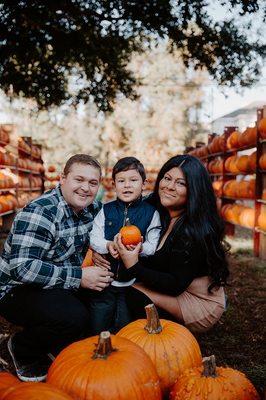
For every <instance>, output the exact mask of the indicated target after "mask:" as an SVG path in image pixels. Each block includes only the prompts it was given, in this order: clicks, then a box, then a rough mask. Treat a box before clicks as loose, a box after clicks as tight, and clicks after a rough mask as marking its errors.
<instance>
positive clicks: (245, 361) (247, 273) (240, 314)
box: [197, 239, 266, 395]
mask: <svg viewBox="0 0 266 400" xmlns="http://www.w3.org/2000/svg"><path fill="white" fill-rule="evenodd" d="M230 242H231V245H232V249H231V256H230V272H231V278H230V282H229V283H230V286H229V287H228V288H227V290H226V292H227V295H228V308H227V311H226V312H225V313H224V315H223V317H222V318H221V320H220V321H219V323H218V324H217V325H216V326H215V327H214V328H213V329H212V330H211V331H209V332H207V333H204V334H198V335H197V339H198V341H199V343H200V346H201V350H202V353H203V355H204V356H209V355H211V354H215V356H216V360H217V365H223V366H225V365H226V366H229V367H232V368H235V369H238V370H240V371H242V372H244V373H245V374H246V375H247V377H248V378H249V379H250V380H251V382H252V383H253V384H254V386H255V387H256V388H257V390H258V391H259V393H260V394H261V395H262V394H263V391H264V390H265V376H266V365H265V359H266V351H265V345H264V341H265V315H266V306H265V264H266V263H265V261H263V260H259V259H257V258H255V257H253V255H252V252H251V250H250V248H249V246H248V241H246V240H243V239H242V241H239V240H236V241H233V240H231V241H230Z"/></svg>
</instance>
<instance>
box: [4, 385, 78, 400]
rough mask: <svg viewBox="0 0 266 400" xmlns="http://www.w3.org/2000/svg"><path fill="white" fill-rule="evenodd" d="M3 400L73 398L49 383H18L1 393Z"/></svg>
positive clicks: (65, 399)
mask: <svg viewBox="0 0 266 400" xmlns="http://www.w3.org/2000/svg"><path fill="white" fill-rule="evenodd" d="M1 400H73V399H72V397H70V396H69V395H68V394H66V393H64V392H62V391H61V390H59V389H57V388H55V387H53V386H51V385H49V384H47V383H36V382H29V383H25V382H23V383H18V384H15V385H14V386H11V387H9V388H7V389H6V390H4V391H3V392H2V393H1Z"/></svg>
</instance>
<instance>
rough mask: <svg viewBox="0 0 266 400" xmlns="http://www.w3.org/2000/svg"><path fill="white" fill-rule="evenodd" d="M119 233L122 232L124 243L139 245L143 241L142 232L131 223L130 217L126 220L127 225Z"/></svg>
mask: <svg viewBox="0 0 266 400" xmlns="http://www.w3.org/2000/svg"><path fill="white" fill-rule="evenodd" d="M119 233H120V234H121V240H122V243H123V244H124V245H125V246H126V245H131V244H132V245H137V244H139V243H140V242H141V232H140V230H139V228H138V227H137V226H135V225H130V222H129V219H127V220H126V225H125V226H123V227H122V228H121V229H120V231H119Z"/></svg>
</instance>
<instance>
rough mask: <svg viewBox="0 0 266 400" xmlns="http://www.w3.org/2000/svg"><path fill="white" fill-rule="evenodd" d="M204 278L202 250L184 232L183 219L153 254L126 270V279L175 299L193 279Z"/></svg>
mask: <svg viewBox="0 0 266 400" xmlns="http://www.w3.org/2000/svg"><path fill="white" fill-rule="evenodd" d="M207 275H209V274H208V266H207V255H206V250H205V249H203V248H202V246H201V245H200V244H199V243H196V242H195V241H194V240H193V239H191V238H189V236H188V235H187V234H186V233H185V223H184V217H181V218H180V219H179V220H178V221H177V222H176V224H175V226H174V227H173V230H172V231H171V232H170V234H169V235H168V237H167V239H166V241H165V242H164V244H163V246H162V247H161V248H160V249H159V250H157V251H156V252H155V254H154V255H152V256H148V257H141V258H140V260H139V261H138V262H137V263H136V264H135V265H133V266H132V267H131V268H129V269H128V270H127V276H128V278H129V279H132V278H136V280H137V282H142V283H143V284H144V285H145V286H146V287H147V288H149V289H152V290H155V291H158V292H159V293H164V294H168V295H170V296H178V295H179V294H181V293H182V292H184V291H185V290H186V289H187V287H188V286H189V285H190V284H191V282H192V281H193V280H194V279H195V278H198V277H201V276H207Z"/></svg>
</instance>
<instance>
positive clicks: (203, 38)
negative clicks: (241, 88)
mask: <svg viewBox="0 0 266 400" xmlns="http://www.w3.org/2000/svg"><path fill="white" fill-rule="evenodd" d="M211 3H212V2H211V1H210V0H209V1H207V0H178V1H171V0H147V1H139V0H131V1H128V0H112V1H105V0H87V1H86V0H57V1H54V0H20V1H10V0H2V1H1V0H0V24H1V25H0V85H1V87H2V89H3V90H4V91H5V92H6V93H7V92H8V90H9V89H10V85H12V87H13V92H14V94H15V95H19V94H22V95H24V96H25V97H26V98H31V97H32V98H35V99H36V101H37V103H38V105H39V107H40V108H47V107H49V106H52V105H60V104H61V103H62V102H65V101H69V102H72V104H75V103H78V102H79V101H80V100H81V99H82V100H84V101H85V102H86V101H88V100H89V99H93V100H94V101H95V103H96V104H97V106H98V108H99V109H100V110H104V111H106V110H110V109H112V103H113V101H114V100H115V98H116V95H117V94H118V93H123V94H124V95H126V96H127V97H129V98H131V99H134V98H135V97H136V92H135V91H134V89H133V86H134V85H135V84H137V83H138V82H136V79H135V78H134V76H133V74H132V73H131V72H130V71H129V70H128V69H127V68H126V67H127V64H128V62H129V60H130V57H131V54H132V52H133V51H145V48H147V46H148V45H149V40H150V39H152V40H153V41H154V40H157V41H159V40H161V39H163V38H165V37H166V36H168V37H169V38H170V42H171V48H172V49H173V48H178V49H179V50H180V51H181V54H182V57H183V60H184V62H185V65H187V66H189V65H191V64H192V65H193V66H194V67H195V68H204V67H205V68H206V69H207V70H208V71H209V73H210V75H211V76H213V77H214V78H215V79H216V80H217V81H218V82H219V83H221V84H227V85H239V84H241V85H250V84H252V83H253V82H254V81H255V80H256V79H257V77H258V73H259V69H260V64H261V58H262V56H263V54H264V52H265V46H263V45H261V44H259V43H258V42H256V43H252V42H250V41H249V40H248V37H247V36H248V29H246V33H243V32H242V30H241V28H240V27H239V26H238V20H240V19H241V18H242V17H241V15H242V14H246V13H253V12H255V11H258V5H259V0H257V1H256V0H249V1H246V0H237V1H236V0H234V1H232V0H226V1H225V0H224V1H220V7H226V6H227V7H228V6H230V7H231V9H234V7H236V8H237V10H238V11H237V13H238V14H237V15H236V16H235V19H234V20H233V19H229V18H228V19H226V20H225V21H220V22H216V21H214V20H213V18H212V17H211V16H210V14H209V13H208V8H207V7H208V5H209V4H211ZM229 15H230V13H229ZM247 28H248V27H247ZM169 50H171V49H169ZM70 76H74V77H75V79H74V83H73V79H72V85H69V78H70Z"/></svg>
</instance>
